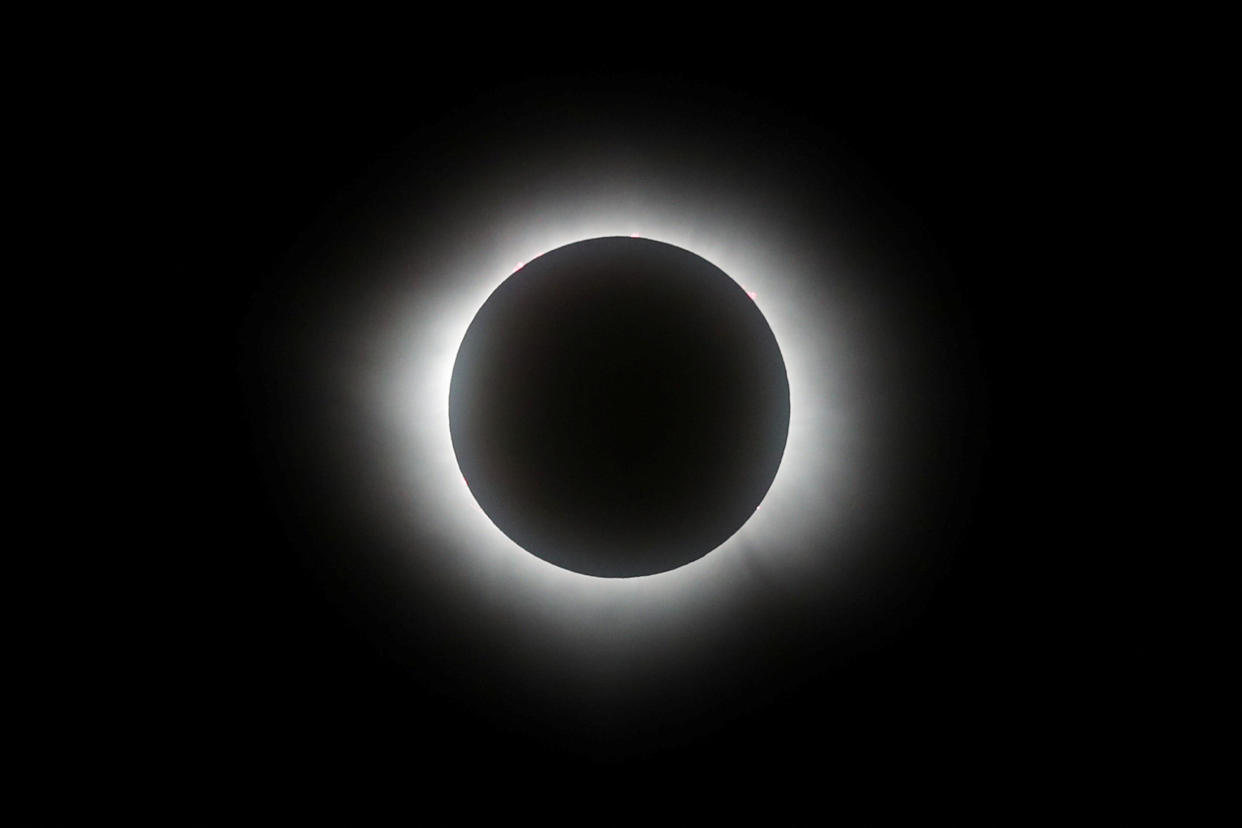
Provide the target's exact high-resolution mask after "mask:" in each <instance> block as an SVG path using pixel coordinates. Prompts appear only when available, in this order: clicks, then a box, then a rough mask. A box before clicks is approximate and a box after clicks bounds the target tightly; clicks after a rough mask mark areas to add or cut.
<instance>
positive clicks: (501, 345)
mask: <svg viewBox="0 0 1242 828" xmlns="http://www.w3.org/2000/svg"><path fill="white" fill-rule="evenodd" d="M789 415H790V408H789V382H788V379H787V376H786V371H785V364H784V361H783V359H782V356H781V351H780V348H779V346H778V345H777V342H776V338H775V336H774V335H773V333H772V330H771V328H769V326H768V324H767V322H766V320H765V319H764V317H763V314H762V313H761V312H760V311H759V309H758V307H757V306H756V305H755V303H754V301H753V300H752V298H751V297H750V296H749V295H748V294H747V292H746V291H745V290H744V289H743V288H742V287H741V286H740V285H738V284H737V283H736V282H735V281H733V280H732V279H731V278H730V277H729V276H728V275H727V274H725V273H724V272H723V271H721V270H720V269H719V268H718V267H716V266H715V265H713V264H712V263H710V262H708V261H707V260H705V259H703V258H701V257H699V256H697V255H695V254H694V253H691V252H689V251H687V250H684V249H682V248H679V247H676V246H673V245H670V244H664V243H661V242H657V241H653V240H648V239H639V238H628V237H608V238H596V239H590V240H586V241H581V242H577V243H574V244H569V245H565V246H563V247H560V248H557V249H555V250H553V251H551V252H549V253H546V254H544V255H542V256H540V257H539V258H537V259H535V260H533V261H531V262H529V263H527V264H526V265H525V266H524V267H522V268H520V269H519V270H518V271H516V272H515V273H514V274H513V275H512V276H510V278H509V279H507V280H506V281H505V282H504V283H502V284H501V285H500V286H499V287H498V288H497V289H496V290H495V291H494V292H493V293H492V294H491V296H490V297H489V298H488V299H487V301H486V302H485V303H484V304H483V306H482V308H481V309H480V310H479V312H478V313H477V314H476V316H475V317H474V320H473V321H472V323H471V324H470V326H469V328H468V329H467V331H466V334H465V337H464V339H463V341H462V344H461V347H460V350H459V352H458V354H457V358H456V361H455V363H454V367H453V375H452V380H451V384H450V391H449V423H450V431H451V436H452V443H453V448H454V451H455V453H456V456H457V460H458V464H459V466H460V468H461V471H462V474H463V476H464V477H465V479H466V481H467V483H468V485H469V487H470V490H471V492H472V494H473V495H474V497H475V499H476V500H477V501H478V503H479V505H480V506H481V507H482V508H483V510H484V512H485V513H486V514H487V516H488V517H489V518H490V519H491V520H492V522H493V523H495V525H496V526H497V527H498V528H499V529H500V530H501V531H502V532H504V533H505V534H506V535H507V536H508V537H510V538H511V539H512V540H513V541H514V542H515V543H517V544H518V545H519V546H521V547H522V548H523V549H525V550H526V551H528V552H530V553H531V554H533V555H536V556H537V557H539V558H542V559H543V560H545V561H547V562H549V563H552V564H555V565H557V566H559V567H562V568H564V569H568V570H572V571H574V572H579V573H583V574H587V575H594V576H600V577H612V578H617V577H635V576H642V575H652V574H656V573H660V572H665V571H668V570H671V569H675V568H677V567H680V566H682V565H684V564H687V563H690V562H691V561H694V560H697V559H699V558H701V557H702V556H704V555H706V554H708V553H709V552H710V551H711V550H713V549H715V548H716V547H717V546H719V545H720V544H722V543H723V542H724V541H726V540H727V539H728V538H729V537H730V536H732V535H733V534H734V533H735V532H736V531H737V530H738V529H739V528H740V527H741V526H742V524H744V523H745V522H746V521H747V519H749V518H750V517H751V515H753V514H754V512H755V510H756V508H757V507H758V506H759V504H760V502H761V501H762V500H763V497H764V495H765V494H766V492H767V491H768V488H769V487H770V486H771V485H772V481H773V479H774V478H775V476H776V472H777V469H778V467H779V466H780V461H781V456H782V454H783V452H784V448H785V442H786V438H787V435H788V432H789Z"/></svg>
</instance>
